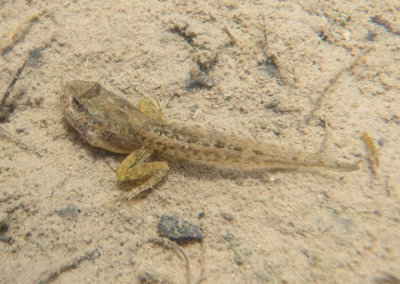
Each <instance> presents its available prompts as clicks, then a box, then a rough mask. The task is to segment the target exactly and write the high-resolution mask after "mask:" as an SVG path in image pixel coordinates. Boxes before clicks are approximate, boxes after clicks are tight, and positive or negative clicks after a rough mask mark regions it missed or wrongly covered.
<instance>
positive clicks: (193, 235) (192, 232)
mask: <svg viewBox="0 0 400 284" xmlns="http://www.w3.org/2000/svg"><path fill="white" fill-rule="evenodd" d="M157 228H158V231H159V234H160V236H162V237H167V238H169V239H171V240H201V239H203V234H202V232H201V228H200V226H199V225H195V224H192V223H190V222H188V221H186V220H182V219H180V218H178V217H175V216H167V215H161V217H160V221H159V222H158V224H157Z"/></svg>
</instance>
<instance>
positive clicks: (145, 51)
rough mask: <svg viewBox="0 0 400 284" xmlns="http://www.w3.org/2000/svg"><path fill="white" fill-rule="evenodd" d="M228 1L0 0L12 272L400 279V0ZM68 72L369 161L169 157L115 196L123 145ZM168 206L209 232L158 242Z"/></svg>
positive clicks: (147, 277) (0, 163) (90, 277)
mask: <svg viewBox="0 0 400 284" xmlns="http://www.w3.org/2000/svg"><path fill="white" fill-rule="evenodd" d="M217 2H218V4H206V3H204V1H197V3H196V1H195V2H194V3H191V4H187V3H186V1H181V2H180V1H128V0H126V1H22V0H15V1H0V16H1V17H0V52H1V56H0V100H1V99H2V98H4V96H5V98H4V99H3V101H2V109H3V114H2V116H3V119H2V120H3V121H2V123H1V124H0V127H1V129H0V130H1V133H2V138H1V142H0V223H1V224H0V225H1V227H2V230H1V233H0V282H1V283H38V282H40V281H42V283H47V282H52V281H54V282H57V283H84V282H86V283H88V282H93V283H116V282H120V283H121V282H130V283H132V282H140V281H141V282H142V283H160V282H162V283H188V282H192V283H199V282H201V283H266V282H273V283H310V282H314V283H344V282H346V283H351V282H353V283H399V282H400V245H399V243H400V202H399V198H400V192H399V190H400V189H399V185H400V175H399V169H400V162H399V157H400V147H399V145H400V137H399V133H400V129H399V123H400V97H399V89H400V68H399V66H400V52H399V50H400V12H399V9H400V7H399V5H398V4H396V3H398V2H397V1H394V0H392V1H372V0H369V1H368V0H367V1H361V2H360V1H353V2H354V3H350V2H351V1H336V2H338V3H336V4H332V1H293V0H290V1H265V2H271V3H269V4H263V3H262V1H217ZM339 2H343V3H344V2H346V5H345V4H339ZM17 73H20V74H19V76H18V74H17ZM73 79H82V80H87V81H97V82H99V83H101V84H102V85H103V86H104V87H106V88H107V89H109V90H111V91H113V92H115V93H117V94H119V95H121V96H125V97H126V98H127V99H129V100H130V101H132V102H133V103H137V102H138V99H139V97H138V96H137V93H136V91H135V90H139V91H141V92H143V93H145V94H151V95H154V96H156V97H158V98H159V100H160V101H161V104H162V105H163V107H164V108H165V113H166V115H167V117H168V119H169V120H170V121H173V122H179V123H184V124H187V125H190V126H201V127H203V128H206V129H215V130H219V131H224V132H227V133H231V134H236V135H240V136H243V137H249V139H253V138H257V139H260V140H263V141H266V142H268V143H272V144H277V145H283V146H286V147H293V148H296V149H300V150H304V151H309V152H318V151H321V153H322V154H323V155H324V154H326V155H327V156H328V155H329V156H333V157H335V158H336V159H338V160H341V161H344V162H349V163H353V162H354V163H355V162H358V161H360V170H358V171H355V172H348V173H346V172H344V173H343V172H336V171H321V172H307V171H302V172H298V171H286V172H282V171H281V172H265V173H264V174H263V175H262V176H252V175H234V174H226V173H224V172H220V171H216V170H213V169H209V168H204V167H201V166H191V165H186V164H181V163H177V162H173V161H172V162H171V163H170V167H171V170H170V171H169V174H168V176H167V177H166V178H165V180H164V181H163V183H161V184H160V185H158V186H157V187H155V188H154V189H152V190H151V191H149V192H148V193H147V194H146V195H145V196H143V197H142V198H140V199H137V200H133V201H129V202H128V201H125V202H119V201H116V199H117V198H118V197H119V196H120V195H121V193H122V190H123V189H124V187H121V186H119V185H118V183H117V181H116V178H115V171H116V169H117V168H118V165H119V163H120V162H121V161H122V160H123V158H124V157H123V156H121V155H116V154H111V153H109V152H106V151H104V150H100V149H95V148H93V147H91V146H90V145H88V144H87V143H85V142H84V141H83V140H82V139H81V138H80V137H79V135H78V134H77V133H76V132H75V131H74V130H73V129H72V128H71V127H70V126H69V125H68V123H67V122H66V121H65V119H64V118H63V115H62V112H61V105H60V102H59V97H60V94H61V93H62V87H61V84H62V82H66V81H69V80H73ZM13 80H14V82H13ZM7 89H9V92H7ZM11 110H13V111H12V112H11ZM364 131H367V132H368V133H369V135H370V137H371V140H370V142H371V143H369V144H371V145H375V144H376V145H377V147H379V151H378V152H377V153H376V152H374V151H372V153H369V152H368V151H367V148H366V146H365V142H364V141H363V140H362V139H361V136H362V134H363V133H364ZM371 149H372V148H371ZM374 153H375V154H374ZM376 157H378V158H379V165H378V163H377V161H376ZM374 159H375V160H374ZM163 214H164V215H169V216H177V217H179V218H183V219H185V220H187V221H189V222H192V223H195V224H200V225H201V227H202V230H203V235H204V239H203V241H202V242H201V243H200V242H191V243H187V244H179V246H173V245H168V243H164V245H163V243H162V242H160V241H158V242H151V241H149V240H150V239H152V238H156V237H158V232H157V222H158V220H159V218H160V216H161V215H163ZM183 254H184V255H185V256H186V257H187V261H188V262H187V261H186V259H185V257H184V256H183ZM145 281H147V282H145ZM152 281H153V282H152ZM157 281H158V282H157Z"/></svg>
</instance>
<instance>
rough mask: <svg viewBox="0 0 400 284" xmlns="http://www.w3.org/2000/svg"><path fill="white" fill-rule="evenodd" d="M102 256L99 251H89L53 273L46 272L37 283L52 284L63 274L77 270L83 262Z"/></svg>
mask: <svg viewBox="0 0 400 284" xmlns="http://www.w3.org/2000/svg"><path fill="white" fill-rule="evenodd" d="M100 255H101V254H100V252H99V250H98V249H94V250H91V251H87V252H86V253H85V254H84V255H82V256H79V257H75V258H73V259H72V260H70V261H69V262H67V263H64V264H62V265H61V266H60V267H58V268H56V269H55V270H53V271H51V272H49V273H47V272H45V273H44V274H45V275H44V276H42V277H40V279H39V280H38V281H37V282H38V283H40V284H45V283H51V282H53V281H54V280H56V279H57V278H58V277H59V276H60V275H61V273H64V272H66V271H69V270H71V269H74V268H77V267H78V265H79V264H80V263H81V262H82V261H85V260H94V259H96V258H98V257H100Z"/></svg>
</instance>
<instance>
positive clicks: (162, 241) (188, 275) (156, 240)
mask: <svg viewBox="0 0 400 284" xmlns="http://www.w3.org/2000/svg"><path fill="white" fill-rule="evenodd" d="M149 242H151V243H153V244H156V245H160V246H163V247H165V248H167V249H171V250H174V251H179V252H180V253H181V255H183V257H184V259H185V262H186V283H188V284H190V283H191V279H192V275H191V272H190V263H189V259H188V257H187V256H186V254H185V252H184V251H183V249H182V248H181V247H180V246H178V245H177V244H176V243H174V242H172V241H170V240H168V239H161V238H153V239H149Z"/></svg>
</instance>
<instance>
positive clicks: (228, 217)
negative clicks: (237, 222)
mask: <svg viewBox="0 0 400 284" xmlns="http://www.w3.org/2000/svg"><path fill="white" fill-rule="evenodd" d="M219 214H220V215H221V216H222V217H224V219H225V220H226V221H232V220H233V219H234V217H233V215H232V214H231V213H228V212H221V213H219Z"/></svg>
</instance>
